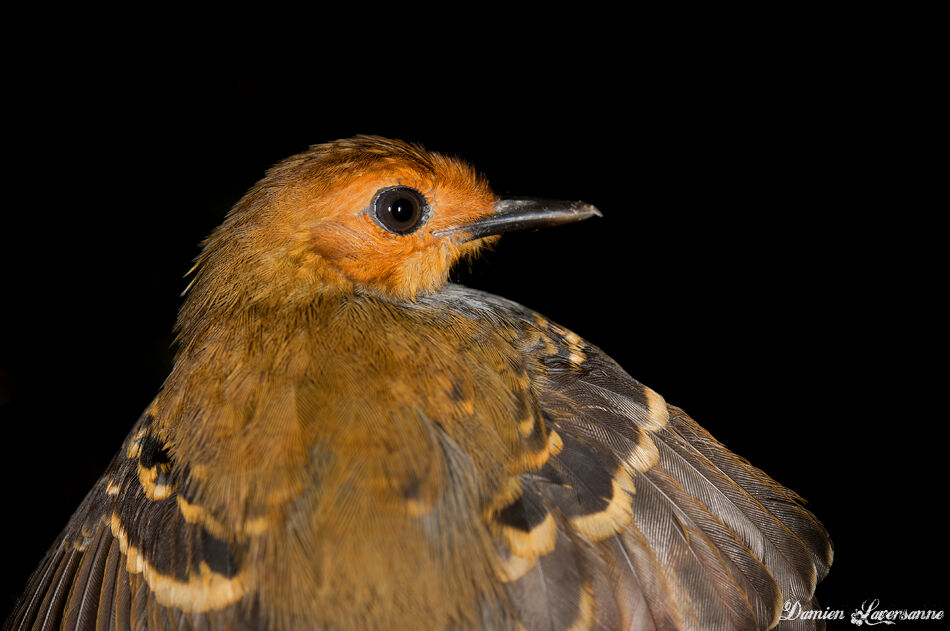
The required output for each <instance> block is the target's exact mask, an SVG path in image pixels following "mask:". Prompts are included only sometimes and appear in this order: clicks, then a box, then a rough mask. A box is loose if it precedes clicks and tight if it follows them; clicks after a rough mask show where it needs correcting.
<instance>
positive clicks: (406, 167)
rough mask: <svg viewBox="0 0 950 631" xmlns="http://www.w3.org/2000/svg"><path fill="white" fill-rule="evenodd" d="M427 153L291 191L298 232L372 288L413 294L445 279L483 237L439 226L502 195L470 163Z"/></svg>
mask: <svg viewBox="0 0 950 631" xmlns="http://www.w3.org/2000/svg"><path fill="white" fill-rule="evenodd" d="M428 157H429V158H430V164H429V165H426V164H420V163H418V162H416V161H414V160H411V159H407V158H406V157H403V156H392V157H386V158H383V159H380V160H377V161H374V163H370V164H367V165H365V166H357V168H352V169H349V170H347V171H346V172H343V173H340V174H339V175H335V174H334V175H331V176H330V177H326V175H324V177H321V178H317V179H316V180H312V181H306V182H305V183H303V185H301V186H300V187H298V188H296V190H293V191H289V192H288V193H287V195H286V199H285V200H284V201H285V203H287V204H288V211H289V212H291V213H292V215H293V219H292V221H291V223H292V224H294V225H295V230H294V233H293V235H292V239H293V240H294V241H295V242H297V243H298V244H299V246H300V247H302V248H304V249H305V250H306V249H312V251H313V252H315V253H316V254H318V255H319V257H320V259H322V261H321V262H322V263H325V264H326V265H329V266H331V267H333V268H334V269H336V270H338V271H339V272H340V273H342V274H343V275H344V276H345V277H346V278H347V279H349V280H350V281H352V282H354V283H356V284H358V285H360V286H362V287H364V288H367V289H373V290H375V291H378V292H381V293H386V294H392V295H396V296H402V297H411V296H414V295H416V294H418V293H419V292H421V291H426V290H431V289H435V288H437V287H439V286H441V285H442V284H444V283H445V280H446V277H447V275H448V273H449V270H450V269H451V267H452V265H453V264H454V263H455V262H456V261H457V260H458V259H459V257H460V256H462V255H463V254H466V253H474V252H475V251H476V250H477V249H478V248H479V247H481V241H472V242H464V243H463V242H460V240H459V239H458V238H457V236H455V235H445V234H442V235H440V234H438V233H439V232H440V231H451V230H452V229H453V228H458V227H460V226H464V225H466V224H469V223H472V222H475V221H477V220H479V219H482V218H484V217H487V216H489V215H491V214H492V212H493V205H494V202H495V195H494V194H493V193H492V191H491V189H490V188H489V187H488V184H487V182H486V181H485V180H484V179H483V178H480V177H478V175H477V174H476V173H475V172H474V171H473V170H472V169H471V168H470V167H468V166H467V165H465V164H463V163H461V162H458V161H456V160H452V159H449V158H445V157H443V156H437V155H433V154H429V155H428ZM430 165H431V168H429V167H430ZM321 262H315V264H318V265H319V264H321Z"/></svg>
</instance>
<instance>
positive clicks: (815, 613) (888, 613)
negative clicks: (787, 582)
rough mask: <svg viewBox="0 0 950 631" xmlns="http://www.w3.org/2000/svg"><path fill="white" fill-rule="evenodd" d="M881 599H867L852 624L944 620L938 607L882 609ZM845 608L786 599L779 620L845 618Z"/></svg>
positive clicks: (869, 624)
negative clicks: (821, 607)
mask: <svg viewBox="0 0 950 631" xmlns="http://www.w3.org/2000/svg"><path fill="white" fill-rule="evenodd" d="M880 605H881V601H880V599H878V598H875V599H874V600H865V601H864V602H863V603H861V606H860V607H858V608H857V609H856V610H855V611H854V613H852V614H851V624H853V625H857V626H859V627H860V626H862V625H868V626H869V627H872V626H874V625H878V624H895V622H896V621H904V620H943V618H944V613H943V610H942V609H941V610H936V609H881V608H880ZM844 619H845V615H844V610H842V609H831V608H829V607H825V609H824V610H823V611H822V610H818V609H806V608H805V607H803V606H802V604H801V603H800V602H798V601H797V600H796V601H790V600H786V601H785V604H784V605H783V606H782V615H781V616H779V620H844Z"/></svg>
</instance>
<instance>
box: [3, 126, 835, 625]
mask: <svg viewBox="0 0 950 631" xmlns="http://www.w3.org/2000/svg"><path fill="white" fill-rule="evenodd" d="M594 215H599V212H598V211H597V209H595V208H593V207H592V206H589V205H586V204H583V203H580V202H556V201H545V200H537V199H499V198H498V197H497V196H496V195H495V194H494V193H493V192H492V191H491V189H490V187H489V185H488V183H487V181H486V180H485V179H484V178H483V177H481V176H480V175H478V174H477V173H476V172H475V171H474V170H473V169H472V168H471V167H469V166H468V165H467V164H465V163H463V162H461V161H460V160H457V159H454V158H450V157H446V156H443V155H440V154H436V153H431V152H427V151H425V150H423V149H422V148H420V147H416V146H414V145H409V144H406V143H403V142H400V141H394V140H387V139H383V138H378V137H368V136H359V137H356V138H353V139H348V140H340V141H336V142H332V143H327V144H324V145H317V146H314V147H312V148H311V149H309V150H308V151H306V152H304V153H301V154H299V155H296V156H293V157H291V158H288V159H286V160H284V161H282V162H280V163H278V164H277V165H275V166H274V167H273V168H271V169H270V170H269V171H268V172H267V174H266V176H265V178H264V179H263V180H261V181H260V182H259V183H258V184H257V185H255V186H254V187H253V188H252V189H251V190H250V191H249V192H248V193H247V194H246V195H245V196H244V197H243V198H242V199H241V200H240V201H239V202H238V203H237V204H236V205H235V207H234V208H233V209H232V210H231V212H230V213H229V214H228V216H227V218H226V219H225V221H224V223H223V224H222V225H221V226H220V227H219V228H217V229H216V230H215V231H214V232H213V233H212V234H211V236H210V237H209V238H208V239H207V240H206V241H205V243H204V246H203V250H202V253H201V255H200V257H199V259H198V261H197V263H196V265H195V268H194V270H193V278H192V281H191V285H190V286H189V289H188V291H187V295H186V298H185V302H184V305H183V307H182V309H181V312H180V315H179V319H178V323H177V329H178V344H179V347H178V353H177V355H176V359H175V364H174V367H173V369H172V372H171V374H170V375H169V376H168V378H167V380H166V381H165V383H164V384H163V386H162V388H161V390H160V391H159V393H158V394H157V396H156V397H155V399H154V400H153V401H152V402H151V403H150V405H149V406H148V408H147V409H146V411H145V413H144V414H143V415H142V417H141V418H140V419H139V420H138V422H137V423H136V424H135V425H134V427H133V428H132V431H131V433H130V434H129V436H128V437H127V438H126V440H125V442H124V443H123V445H122V446H121V448H120V450H119V452H118V454H117V455H116V457H115V458H114V460H113V462H112V463H111V465H110V466H109V468H108V470H107V471H106V473H105V475H104V476H103V477H102V478H101V479H100V481H99V482H98V483H97V484H96V485H95V487H94V488H93V489H92V490H91V491H90V493H89V495H88V496H87V497H86V499H85V500H84V502H83V503H82V505H81V506H80V507H79V509H78V510H77V511H76V513H75V514H74V516H73V518H72V519H71V521H70V522H69V524H68V525H67V526H66V528H65V530H64V531H63V533H62V535H61V536H60V537H59V538H58V539H57V541H56V542H55V543H54V545H53V547H52V548H51V550H50V551H49V553H48V554H47V555H46V557H45V558H44V559H43V561H42V562H41V564H40V566H39V568H38V569H37V571H36V573H34V575H33V576H32V577H31V578H30V581H29V583H28V584H27V588H26V591H25V593H24V597H23V598H22V600H21V601H20V603H19V604H18V606H17V608H16V609H15V610H14V612H13V613H12V614H11V616H10V618H9V619H8V620H7V623H6V625H5V628H10V629H26V628H33V627H34V625H35V626H36V627H37V628H70V629H72V628H80V629H205V628H222V629H274V630H275V631H277V630H291V629H410V628H412V629H416V628H418V629H527V630H533V629H539V630H555V629H643V630H659V629H683V630H686V629H697V630H717V629H722V630H726V629H735V630H746V629H768V628H787V629H792V628H795V629H810V628H817V627H816V625H817V624H818V622H817V621H810V620H799V621H795V622H794V624H792V621H780V620H779V614H780V613H781V609H782V604H783V602H784V601H787V600H790V601H796V600H797V601H799V602H800V603H801V604H802V606H810V605H811V604H813V603H814V591H815V586H816V584H817V582H818V581H819V580H820V579H821V578H822V577H823V576H824V575H825V573H826V572H827V571H828V567H829V565H830V563H831V557H832V553H831V544H830V541H829V539H828V536H827V533H826V532H825V530H824V528H823V527H822V526H821V524H820V523H819V522H818V521H817V519H816V518H815V517H814V516H813V515H812V514H811V513H810V512H808V511H807V510H806V509H804V508H803V507H802V502H801V499H800V498H799V497H798V496H797V495H795V494H794V493H793V492H791V491H789V490H788V489H785V488H784V487H782V486H780V485H779V484H777V483H776V482H774V481H773V480H771V479H770V478H769V477H768V476H767V475H766V474H764V473H763V472H762V471H760V470H758V469H756V468H755V467H753V466H751V465H750V464H749V463H747V462H746V461H745V460H743V459H741V458H740V457H738V456H736V455H734V454H732V453H731V452H729V451H728V450H727V449H726V448H725V447H723V446H722V445H721V444H720V443H718V442H717V441H716V440H715V439H714V438H713V437H712V436H710V435H709V434H708V433H706V432H705V431H704V430H703V429H702V428H701V427H699V426H698V425H697V424H696V423H695V422H694V421H693V420H692V419H691V418H690V417H689V416H687V415H686V414H685V413H684V412H683V411H682V410H679V409H678V408H675V407H672V406H669V405H668V404H667V403H666V402H665V401H664V399H663V398H662V396H660V395H659V394H658V393H656V392H654V391H653V390H651V389H649V388H648V387H646V386H644V385H642V384H640V383H639V382H637V381H635V380H634V379H633V378H632V377H630V376H629V375H628V374H627V373H626V372H625V371H624V370H623V369H622V368H621V367H620V366H618V365H617V364H616V363H615V362H614V361H613V360H611V359H610V358H609V357H608V356H607V355H606V354H605V353H603V352H602V351H601V350H599V349H598V348H596V347H594V346H593V345H591V344H589V343H588V342H586V341H585V340H583V339H582V338H581V337H579V336H578V335H577V334H575V333H573V332H571V331H568V330H566V329H564V328H562V327H560V326H558V325H557V324H555V323H553V322H551V321H549V320H547V319H546V318H544V317H543V316H541V315H540V314H537V313H535V312H533V311H531V310H529V309H527V308H525V307H522V306H520V305H518V304H515V303H513V302H510V301H507V300H505V299H503V298H499V297H496V296H491V295H489V294H485V293H483V292H479V291H475V290H471V289H468V288H465V287H461V286H458V285H453V284H449V283H447V278H448V275H449V272H450V270H451V269H452V266H453V265H454V264H455V263H456V262H457V261H458V260H459V259H460V258H463V257H470V256H473V255H475V254H476V253H477V252H478V251H479V249H480V248H482V247H483V246H484V245H485V243H486V242H490V241H491V240H493V239H496V238H497V235H499V234H502V233H504V232H508V231H511V230H522V229H535V228H542V227H546V226H552V225H558V224H563V223H570V222H573V221H578V220H582V219H586V218H588V217H591V216H594ZM783 625H785V626H783Z"/></svg>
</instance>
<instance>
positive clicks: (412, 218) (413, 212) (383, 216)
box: [372, 186, 431, 235]
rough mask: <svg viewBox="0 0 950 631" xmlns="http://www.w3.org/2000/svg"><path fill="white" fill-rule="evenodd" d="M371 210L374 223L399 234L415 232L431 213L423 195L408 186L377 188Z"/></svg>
mask: <svg viewBox="0 0 950 631" xmlns="http://www.w3.org/2000/svg"><path fill="white" fill-rule="evenodd" d="M372 211H373V217H374V218H375V220H376V223H378V224H379V225H380V226H382V227H383V228H385V229H386V230H388V231H389V232H392V233H393V234H399V235H405V234H410V233H412V232H415V231H416V230H418V229H419V228H420V227H421V226H423V225H424V224H425V223H426V222H427V221H428V220H429V215H430V214H431V209H430V207H429V202H428V200H427V199H426V197H425V195H423V194H422V193H420V192H419V191H417V190H416V189H414V188H412V187H410V186H389V187H386V188H381V189H379V191H377V192H376V196H375V197H374V198H373V206H372Z"/></svg>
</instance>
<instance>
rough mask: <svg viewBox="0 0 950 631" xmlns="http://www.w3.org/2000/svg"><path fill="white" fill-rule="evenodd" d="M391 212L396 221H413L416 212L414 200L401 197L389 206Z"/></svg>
mask: <svg viewBox="0 0 950 631" xmlns="http://www.w3.org/2000/svg"><path fill="white" fill-rule="evenodd" d="M389 212H390V213H391V214H392V216H393V219H395V220H396V221H411V220H412V216H413V214H415V208H414V206H413V203H412V201H410V200H408V199H406V198H405V197H400V198H399V199H397V200H396V201H394V202H393V203H392V206H390V207H389Z"/></svg>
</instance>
